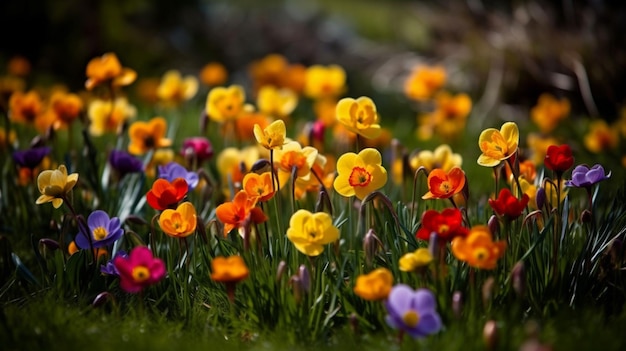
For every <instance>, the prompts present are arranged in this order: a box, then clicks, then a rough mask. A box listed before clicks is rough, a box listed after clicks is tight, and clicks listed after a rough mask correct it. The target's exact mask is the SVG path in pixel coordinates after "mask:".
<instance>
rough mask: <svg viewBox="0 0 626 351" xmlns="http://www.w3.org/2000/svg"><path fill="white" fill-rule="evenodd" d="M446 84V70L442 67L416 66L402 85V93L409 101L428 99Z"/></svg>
mask: <svg viewBox="0 0 626 351" xmlns="http://www.w3.org/2000/svg"><path fill="white" fill-rule="evenodd" d="M445 83H446V70H445V68H443V67H442V66H432V67H429V66H423V65H418V66H416V67H415V68H414V69H413V71H412V72H411V74H410V75H409V77H408V78H407V80H406V81H405V83H404V93H405V94H406V96H407V97H408V98H409V99H412V100H417V101H425V100H428V99H430V98H431V97H432V96H433V95H434V94H435V93H436V92H437V91H438V90H439V89H441V87H443V85H444V84H445Z"/></svg>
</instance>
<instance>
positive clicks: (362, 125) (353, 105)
mask: <svg viewBox="0 0 626 351" xmlns="http://www.w3.org/2000/svg"><path fill="white" fill-rule="evenodd" d="M336 115H337V120H338V121H339V122H340V123H341V124H343V125H344V126H345V127H346V128H347V129H348V130H349V131H351V132H353V133H357V134H359V135H361V136H363V137H364V138H367V139H373V138H376V137H377V136H379V135H380V132H381V129H380V125H379V124H378V112H376V105H374V102H373V101H372V99H370V98H368V97H366V96H361V97H360V98H358V99H356V100H355V99H352V98H343V99H341V100H339V102H338V103H337V111H336Z"/></svg>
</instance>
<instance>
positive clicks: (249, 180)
mask: <svg viewBox="0 0 626 351" xmlns="http://www.w3.org/2000/svg"><path fill="white" fill-rule="evenodd" d="M243 190H244V191H245V192H246V193H247V194H248V196H249V197H251V198H254V197H257V198H258V200H257V201H260V202H264V201H267V200H269V199H271V198H272V196H274V189H273V187H272V175H271V173H270V172H265V173H263V174H256V173H248V174H246V175H245V176H244V177H243Z"/></svg>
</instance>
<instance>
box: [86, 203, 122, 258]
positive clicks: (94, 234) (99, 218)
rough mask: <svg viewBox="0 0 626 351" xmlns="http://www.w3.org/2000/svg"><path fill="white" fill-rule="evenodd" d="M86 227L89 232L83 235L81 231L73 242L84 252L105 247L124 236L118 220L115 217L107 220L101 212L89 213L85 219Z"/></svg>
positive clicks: (106, 216) (106, 215) (105, 215)
mask: <svg viewBox="0 0 626 351" xmlns="http://www.w3.org/2000/svg"><path fill="white" fill-rule="evenodd" d="M87 226H88V227H89V231H90V232H89V233H85V232H84V231H83V230H81V231H80V232H79V233H78V234H76V239H75V240H74V241H75V242H76V245H77V246H78V247H80V248H81V249H84V250H86V249H89V248H93V249H98V248H101V247H107V246H109V245H111V244H113V243H114V242H115V241H116V240H118V239H119V238H121V237H122V235H124V229H122V226H121V223H120V219H119V218H117V217H113V218H110V219H109V215H108V214H107V213H106V212H104V211H102V210H96V211H93V212H91V214H90V215H89V217H88V218H87Z"/></svg>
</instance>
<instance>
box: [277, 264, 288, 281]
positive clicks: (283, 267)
mask: <svg viewBox="0 0 626 351" xmlns="http://www.w3.org/2000/svg"><path fill="white" fill-rule="evenodd" d="M285 271H287V262H285V261H280V262H278V268H277V269H276V282H279V281H280V280H281V279H282V278H283V275H284V274H285Z"/></svg>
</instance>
